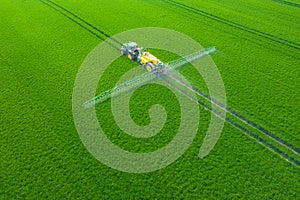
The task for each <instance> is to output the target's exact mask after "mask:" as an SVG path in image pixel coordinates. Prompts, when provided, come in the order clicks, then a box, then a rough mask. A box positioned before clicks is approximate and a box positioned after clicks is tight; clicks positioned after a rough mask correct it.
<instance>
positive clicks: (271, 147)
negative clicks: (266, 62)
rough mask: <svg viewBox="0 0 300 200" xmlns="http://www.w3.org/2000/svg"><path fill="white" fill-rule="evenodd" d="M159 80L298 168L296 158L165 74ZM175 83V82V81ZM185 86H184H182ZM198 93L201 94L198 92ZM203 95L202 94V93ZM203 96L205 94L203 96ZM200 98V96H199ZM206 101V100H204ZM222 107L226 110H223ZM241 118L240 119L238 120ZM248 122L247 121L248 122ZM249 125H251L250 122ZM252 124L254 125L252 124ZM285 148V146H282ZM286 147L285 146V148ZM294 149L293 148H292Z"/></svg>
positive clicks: (229, 111)
mask: <svg viewBox="0 0 300 200" xmlns="http://www.w3.org/2000/svg"><path fill="white" fill-rule="evenodd" d="M157 76H158V77H159V78H160V79H162V80H163V81H165V82H166V83H167V84H168V85H170V86H171V87H173V88H175V89H176V90H177V91H178V92H180V93H181V94H183V95H185V96H186V97H188V98H189V99H190V100H192V101H194V102H196V103H197V104H199V105H201V106H202V107H203V108H204V109H205V110H208V111H210V112H211V113H213V114H214V115H215V116H217V117H218V118H220V119H222V120H224V121H226V122H227V123H228V124H230V125H232V126H233V127H235V128H237V129H238V130H240V131H242V132H243V133H245V134H246V135H247V136H249V137H250V138H253V139H254V140H256V141H257V142H258V143H260V144H261V145H263V146H265V147H266V148H267V149H269V150H270V151H273V152H274V153H276V154H278V155H279V156H281V157H282V158H284V159H285V160H287V161H289V162H291V163H293V164H295V165H296V166H298V167H299V166H300V161H299V160H297V159H296V158H294V157H293V156H290V155H288V154H287V153H285V152H284V151H282V150H281V149H279V148H278V147H276V146H274V145H272V144H270V143H269V142H268V141H267V140H266V139H263V138H262V137H260V136H258V135H257V134H255V133H254V132H252V131H251V130H249V129H247V128H245V127H243V126H241V125H240V124H238V123H236V122H234V120H233V119H231V118H229V117H228V116H225V115H224V114H222V113H220V112H218V111H217V110H216V109H213V108H212V107H210V106H208V105H206V104H205V103H204V102H201V101H200V100H199V99H197V98H195V97H192V96H190V94H188V93H187V92H186V91H184V90H182V89H181V88H179V87H177V86H176V85H174V84H173V83H172V82H170V81H169V80H168V78H167V77H170V76H168V75H165V74H160V75H157ZM171 79H172V80H175V79H176V78H175V79H173V78H171ZM175 81H176V82H177V80H175ZM184 86H186V85H184ZM198 92H201V91H200V90H199V91H198ZM201 93H202V92H201ZM203 94H204V93H203ZM204 95H205V94H204ZM200 96H201V95H200ZM208 98H209V99H211V98H210V97H208ZM206 100H207V99H206ZM211 102H213V100H211ZM214 104H215V105H218V107H219V108H221V109H222V110H224V111H226V112H228V113H229V114H231V115H232V116H234V117H236V118H237V119H238V120H240V121H241V122H243V123H244V124H246V125H249V124H248V123H245V121H244V120H243V119H246V118H245V117H243V116H241V115H239V114H237V113H236V112H235V111H232V110H231V109H229V108H227V107H226V106H224V105H222V104H220V103H214ZM224 107H225V108H226V109H224ZM240 117H241V118H240ZM248 121H249V120H248ZM250 123H253V122H251V121H250ZM253 124H254V123H253ZM257 126H258V125H257ZM250 127H252V128H253V129H255V130H258V131H259V132H262V130H264V129H263V128H261V129H262V130H260V129H258V128H257V127H255V126H250ZM267 132H268V134H270V132H269V131H267ZM268 134H265V135H267V136H268V137H269V138H270V136H269V135H268ZM274 136H275V135H274ZM275 138H276V139H279V141H277V140H276V139H274V138H272V139H273V140H274V141H276V142H278V143H279V145H283V144H282V143H281V142H282V141H283V140H282V139H280V138H279V137H277V136H275ZM287 144H288V143H287ZM284 146H286V145H284ZM286 147H287V146H286ZM287 148H288V149H289V150H292V151H293V149H290V148H289V147H287ZM293 148H295V147H293ZM295 149H296V152H295V151H293V152H295V153H296V154H297V151H299V149H297V148H295Z"/></svg>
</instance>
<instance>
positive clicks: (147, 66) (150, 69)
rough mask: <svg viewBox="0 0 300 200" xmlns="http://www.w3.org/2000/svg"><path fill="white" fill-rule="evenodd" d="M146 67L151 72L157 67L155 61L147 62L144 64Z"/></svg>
mask: <svg viewBox="0 0 300 200" xmlns="http://www.w3.org/2000/svg"><path fill="white" fill-rule="evenodd" d="M144 68H145V69H146V70H147V71H148V72H151V71H153V70H154V69H155V65H154V64H153V63H147V64H146V65H144Z"/></svg>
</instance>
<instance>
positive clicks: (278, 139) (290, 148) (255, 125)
mask: <svg viewBox="0 0 300 200" xmlns="http://www.w3.org/2000/svg"><path fill="white" fill-rule="evenodd" d="M167 75H168V76H169V77H170V78H171V79H173V80H174V81H176V82H177V83H179V84H181V85H182V86H184V87H186V88H187V89H189V90H190V91H192V92H194V93H196V94H198V95H199V96H201V97H202V98H204V99H206V100H207V101H209V102H211V103H212V104H214V105H216V106H218V107H219V108H221V109H222V110H224V111H226V112H228V113H230V114H231V115H232V116H234V117H236V118H237V119H239V120H240V121H241V122H243V123H244V124H246V125H248V126H250V127H252V128H254V129H256V130H258V131H259V132H261V133H263V134H264V135H266V136H268V137H269V138H271V139H272V140H274V141H275V142H277V143H278V144H280V145H282V146H285V147H286V148H287V149H289V150H291V151H293V152H294V153H296V154H300V149H299V148H297V147H295V146H293V145H292V144H290V143H288V142H286V141H285V140H283V139H282V138H280V137H278V136H276V135H275V134H274V133H272V132H270V131H268V130H266V129H265V128H263V127H261V126H260V125H258V124H256V123H255V122H253V121H251V120H249V119H248V118H246V117H244V116H243V115H241V114H239V113H237V112H236V111H234V110H233V109H231V108H229V107H227V106H225V105H224V104H222V103H220V102H218V101H216V100H215V99H213V98H211V97H210V96H209V95H207V94H205V93H204V92H203V91H201V90H199V89H198V88H196V87H193V86H192V85H188V84H187V83H185V82H183V81H181V80H180V79H177V78H176V77H174V76H173V75H172V74H170V73H168V74H167Z"/></svg>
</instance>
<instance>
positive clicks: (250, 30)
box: [163, 0, 300, 50]
mask: <svg viewBox="0 0 300 200" xmlns="http://www.w3.org/2000/svg"><path fill="white" fill-rule="evenodd" d="M163 1H164V2H166V3H168V4H170V5H173V6H175V7H177V8H181V9H184V10H186V11H189V12H192V13H194V14H197V15H201V16H204V17H206V18H209V19H212V20H214V21H217V22H219V23H222V24H225V25H228V26H230V27H233V28H236V29H239V30H242V31H245V32H247V33H250V34H253V35H256V36H259V37H262V38H264V39H268V40H270V41H273V42H277V43H279V44H282V45H285V46H288V47H291V48H294V49H297V50H300V44H299V43H296V42H293V41H289V40H286V39H283V38H280V37H277V36H275V35H272V34H269V33H266V32H263V31H260V30H257V29H255V28H251V27H248V26H245V25H242V24H239V23H237V22H233V21H230V20H228V19H225V18H222V17H219V16H217V15H214V14H211V13H208V12H205V11H203V10H199V9H197V8H193V7H191V6H188V5H185V4H183V3H179V2H176V1H173V0H163ZM275 1H276V0H275Z"/></svg>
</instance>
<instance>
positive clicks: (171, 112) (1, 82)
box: [0, 0, 300, 199]
mask: <svg viewBox="0 0 300 200" xmlns="http://www.w3.org/2000/svg"><path fill="white" fill-rule="evenodd" d="M299 14H300V1H299V0H247V1H242V0H237V1H234V0H223V1H220V0H211V1H196V0H151V1H150V0H149V1H146V0H144V1H143V0H128V1H118V0H111V1H105V0H101V1H96V0H90V1H83V0H78V1H74V0H67V1H63V0H53V1H48V0H23V1H15V0H11V1H9V0H1V6H0V17H1V20H0V25H1V28H0V33H1V36H0V42H1V49H0V69H1V73H0V91H1V93H0V94H1V98H0V105H1V114H0V132H1V160H0V167H1V168H0V170H1V171H0V172H1V176H0V178H1V183H0V199H41V198H49V199H66V198H68V199H235V198H244V199H300V193H299V189H300V182H299V180H300V168H299V166H300V164H299V162H300V155H299V152H298V153H297V152H294V153H293V152H291V151H289V150H286V149H284V148H283V149H281V147H280V151H281V150H282V151H283V154H284V155H285V154H286V155H288V156H293V158H294V159H295V160H294V162H293V161H291V160H290V161H288V160H286V159H284V158H283V157H282V156H280V153H278V152H277V153H276V151H275V152H274V149H273V150H272V148H271V149H269V148H266V146H265V145H262V144H260V143H259V142H258V140H257V139H254V138H251V137H249V136H248V135H247V134H245V132H243V131H241V130H238V129H236V128H235V127H233V126H232V125H231V124H229V123H227V122H226V123H225V126H224V129H223V131H222V135H221V137H220V139H219V141H218V142H217V144H216V146H215V147H214V148H213V150H212V151H211V152H210V154H209V155H208V156H207V157H205V158H204V159H200V158H198V153H199V148H200V147H201V144H202V142H203V139H204V137H205V133H206V131H207V129H208V126H209V120H210V117H211V115H212V114H211V112H209V111H207V110H205V109H204V108H203V107H201V106H199V109H200V112H201V114H200V121H199V129H198V132H197V135H196V137H195V139H194V141H193V143H192V145H191V146H190V147H189V148H188V150H187V151H186V152H185V154H184V155H183V156H181V157H180V158H179V159H178V160H176V161H175V162H174V163H172V164H171V165H169V166H167V167H165V168H163V169H160V170H158V171H154V172H150V173H125V172H121V171H118V170H115V169H112V168H110V167H108V166H106V165H104V164H102V163H101V162H99V161H98V160H97V159H96V158H94V157H93V156H92V155H91V154H90V153H89V152H88V151H87V149H86V148H85V146H84V145H83V143H82V141H81V140H80V137H79V135H78V133H77V130H76V127H75V125H74V120H73V113H72V93H73V86H74V83H75V79H76V75H77V72H78V70H79V68H80V66H81V64H82V62H83V61H84V60H85V58H86V57H87V55H88V54H89V53H90V52H91V51H92V50H93V49H94V48H95V47H96V46H97V45H98V44H99V43H101V42H103V39H106V38H107V36H113V35H115V34H118V33H120V32H123V31H127V30H130V29H134V28H142V27H162V28H168V29H172V30H176V31H178V32H181V33H184V34H186V35H188V36H189V37H191V38H192V39H194V40H196V41H197V42H199V44H201V45H202V46H203V47H210V46H216V47H217V49H218V50H219V53H218V54H216V55H213V56H212V58H213V60H214V62H215V63H216V65H217V67H218V69H219V71H220V74H221V76H222V79H223V81H224V85H225V89H226V97H227V105H228V107H230V108H232V109H233V110H235V111H236V112H238V113H239V114H240V115H242V116H244V117H246V118H247V119H249V120H251V121H252V122H254V123H255V124H258V125H259V126H261V127H263V128H264V129H265V130H268V131H269V132H271V133H272V134H274V135H276V137H277V138H279V139H280V140H282V141H285V142H287V143H288V144H289V145H291V146H292V147H294V148H295V149H296V150H297V151H299V148H300V123H299V121H300V117H299V116H300V89H299V83H298V81H299V77H300V72H299V67H300V51H299V50H300V37H299V36H300V15H299ZM101 38H102V39H101ZM122 42H124V43H125V42H128V41H122ZM150 51H151V52H153V54H155V55H156V56H157V57H159V58H160V59H161V60H162V61H165V62H167V61H169V60H170V59H173V58H176V55H174V54H169V53H168V52H164V51H161V50H157V49H150ZM136 66H137V64H135V63H133V62H131V61H129V60H128V59H126V58H125V57H120V58H118V59H117V60H116V61H114V62H113V63H112V64H111V66H109V67H108V68H107V71H106V72H105V74H104V76H103V77H102V78H101V81H100V84H99V86H98V89H97V92H101V91H104V90H107V89H109V88H111V87H113V86H114V85H115V84H116V83H117V81H118V80H119V78H120V77H121V76H122V75H123V74H124V73H125V72H126V71H128V70H130V69H132V68H134V67H136ZM192 72H193V69H192V67H190V66H188V67H186V68H184V69H183V70H182V73H183V74H184V75H186V76H187V77H190V79H191V80H194V81H195V80H198V83H197V81H195V82H196V83H195V84H199V87H203V88H202V89H203V90H204V91H206V90H207V88H206V86H205V85H204V84H203V83H202V82H201V77H199V76H196V75H193V73H192ZM172 95H173V94H172V93H171V92H170V91H169V90H168V89H166V88H164V87H162V86H158V85H154V84H152V85H147V86H144V87H142V88H140V89H138V90H137V91H136V92H135V93H134V95H133V96H132V101H131V102H130V112H131V113H130V114H131V116H132V119H133V120H134V121H135V122H136V123H137V124H138V125H141V126H143V125H147V124H149V123H150V120H149V116H148V109H149V108H150V107H151V105H154V104H160V105H162V106H164V107H165V109H166V111H167V113H168V119H167V121H166V124H165V127H164V128H163V130H162V131H161V132H160V133H159V134H157V135H156V136H154V137H151V138H148V139H139V138H134V137H132V136H129V135H126V134H125V133H123V132H122V130H120V129H119V128H118V126H117V125H116V123H115V122H114V118H113V115H112V113H111V107H110V101H106V102H104V103H102V104H100V105H98V106H97V111H98V112H97V116H98V119H99V123H100V124H101V127H102V128H103V130H105V133H106V135H107V137H108V138H109V139H110V140H111V141H112V142H114V144H116V145H117V146H119V147H121V148H123V149H126V150H128V151H131V152H139V153H140V152H151V151H155V150H156V149H159V148H161V147H163V146H164V145H167V144H168V143H169V142H170V141H171V140H172V138H173V137H174V135H175V134H176V129H177V128H178V124H179V123H180V120H179V118H180V113H179V111H180V110H179V104H178V102H177V101H176V100H174V96H172ZM149 99H150V100H149ZM239 123H240V122H239ZM250 130H251V131H253V132H255V130H254V129H250ZM257 134H259V133H257ZM260 135H264V134H261V133H260ZM272 144H273V143H272ZM277 147H278V146H277Z"/></svg>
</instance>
